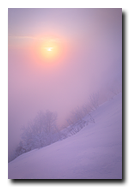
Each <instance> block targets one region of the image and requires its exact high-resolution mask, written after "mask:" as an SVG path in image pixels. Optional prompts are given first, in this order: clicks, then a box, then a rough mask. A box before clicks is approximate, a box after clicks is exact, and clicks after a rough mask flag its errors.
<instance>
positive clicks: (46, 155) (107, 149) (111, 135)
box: [8, 93, 122, 179]
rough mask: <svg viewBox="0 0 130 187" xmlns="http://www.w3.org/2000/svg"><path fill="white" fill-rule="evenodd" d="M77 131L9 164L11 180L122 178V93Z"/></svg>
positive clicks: (108, 102) (104, 105)
mask: <svg viewBox="0 0 130 187" xmlns="http://www.w3.org/2000/svg"><path fill="white" fill-rule="evenodd" d="M92 115H93V117H94V119H95V123H89V124H88V125H87V126H85V127H84V128H82V129H81V130H80V131H79V132H78V133H77V134H75V135H73V136H71V137H68V138H67V139H64V140H62V141H58V142H56V143H54V144H51V145H49V146H46V147H43V148H41V149H35V150H33V151H30V152H28V153H25V154H23V155H20V156H19V157H17V158H16V159H15V160H13V161H12V162H10V163H9V166H8V172H9V173H8V177H9V179H121V178H122V94H121V93H119V94H118V95H116V96H115V97H114V98H113V99H111V100H109V101H107V102H106V103H104V104H102V105H101V106H100V107H99V108H98V109H97V110H96V111H94V112H93V113H92Z"/></svg>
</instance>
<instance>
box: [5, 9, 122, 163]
mask: <svg viewBox="0 0 130 187" xmlns="http://www.w3.org/2000/svg"><path fill="white" fill-rule="evenodd" d="M48 39H49V40H51V41H52V40H53V43H55V44H56V45H57V46H58V48H59V52H58V54H57V56H56V57H55V58H54V59H51V62H48V61H47V59H45V58H44V57H43V58H42V56H41V55H40V52H39V50H40V47H39V46H41V45H42V43H44V42H45V40H48ZM121 81H122V9H9V10H8V90H9V92H8V140H9V144H8V146H9V160H11V159H13V158H14V151H15V148H16V146H17V145H18V143H19V141H20V134H21V128H22V127H23V126H27V125H28V122H29V121H30V120H32V119H34V118H35V116H36V115H37V113H38V112H39V111H41V110H42V111H46V110H47V109H48V110H50V111H52V112H57V115H58V120H57V125H58V127H59V128H61V127H62V126H64V124H65V123H66V118H67V116H68V115H69V114H70V113H71V111H72V110H73V109H75V107H77V106H82V105H83V104H84V103H87V102H89V97H90V95H91V94H92V93H97V92H98V93H102V92H104V93H105V92H106V93H107V92H108V91H109V89H112V88H114V87H117V85H118V86H120V88H121V85H122V82H121Z"/></svg>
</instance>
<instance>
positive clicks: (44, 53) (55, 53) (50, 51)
mask: <svg viewBox="0 0 130 187" xmlns="http://www.w3.org/2000/svg"><path fill="white" fill-rule="evenodd" d="M40 51H41V52H40V53H41V58H42V59H43V60H44V61H45V62H50V61H51V62H52V61H54V60H56V58H58V57H59V55H60V47H59V43H58V42H56V41H55V40H54V39H53V40H52V39H48V40H47V41H44V42H43V43H42V44H41V47H40Z"/></svg>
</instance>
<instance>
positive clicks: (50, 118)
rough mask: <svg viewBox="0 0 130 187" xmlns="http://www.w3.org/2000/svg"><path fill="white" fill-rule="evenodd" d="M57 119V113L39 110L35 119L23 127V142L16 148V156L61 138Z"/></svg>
mask: <svg viewBox="0 0 130 187" xmlns="http://www.w3.org/2000/svg"><path fill="white" fill-rule="evenodd" d="M56 120H57V114H56V113H53V112H50V111H49V110H47V111H46V112H45V113H43V112H39V113H38V114H37V116H36V117H35V119H34V120H33V121H31V122H29V124H28V126H27V127H24V128H23V129H22V135H21V142H20V143H19V146H18V147H17V149H16V156H19V155H20V154H22V153H24V152H28V151H30V150H33V149H35V148H40V147H44V146H46V145H49V144H51V143H53V142H55V141H57V140H59V139H60V133H59V131H58V128H57V126H56Z"/></svg>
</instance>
